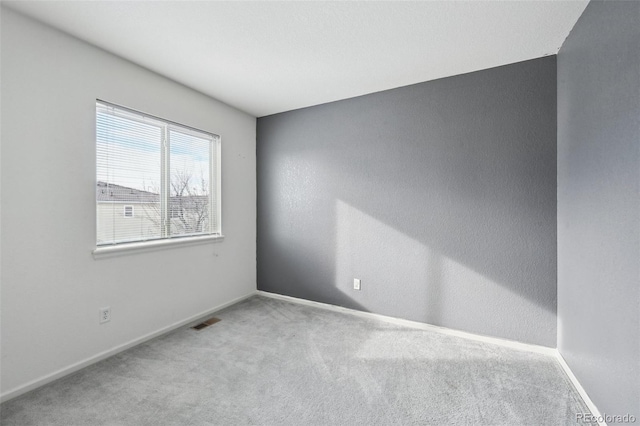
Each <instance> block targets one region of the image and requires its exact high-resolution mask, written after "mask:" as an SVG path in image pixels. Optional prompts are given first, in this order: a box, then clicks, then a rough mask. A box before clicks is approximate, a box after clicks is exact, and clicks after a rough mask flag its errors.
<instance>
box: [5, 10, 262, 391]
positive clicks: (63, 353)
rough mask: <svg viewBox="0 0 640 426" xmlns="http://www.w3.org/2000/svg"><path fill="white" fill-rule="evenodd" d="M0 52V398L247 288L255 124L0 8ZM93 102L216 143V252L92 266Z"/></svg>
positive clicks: (252, 262)
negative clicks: (102, 311)
mask: <svg viewBox="0 0 640 426" xmlns="http://www.w3.org/2000/svg"><path fill="white" fill-rule="evenodd" d="M1 42H2V45H1V52H2V53H1V54H2V74H1V76H2V85H1V90H2V92H1V93H2V115H1V119H2V155H1V161H2V164H1V168H0V170H1V182H2V188H1V191H2V195H3V199H2V215H1V218H2V223H1V225H2V251H3V256H2V265H1V266H2V288H1V308H2V318H1V323H2V337H1V351H2V352H1V356H2V364H1V377H2V383H1V392H2V395H3V397H4V399H6V398H9V397H11V396H14V395H16V394H19V393H20V392H22V391H24V390H26V389H29V388H30V387H33V386H34V385H36V384H39V383H42V382H43V381H47V380H48V379H51V378H53V377H56V372H59V373H60V372H62V373H63V372H67V371H69V368H70V367H71V368H73V367H72V366H74V365H76V366H77V364H78V363H80V365H81V364H82V363H83V361H87V360H92V359H95V357H96V356H98V355H99V354H101V353H103V352H105V351H109V350H111V349H113V348H115V347H118V346H119V345H124V344H126V343H127V342H131V341H136V340H137V339H140V338H141V337H143V336H145V335H148V334H150V333H154V332H156V331H158V330H161V329H163V328H166V327H170V326H171V325H173V324H177V323H180V322H181V321H184V320H186V319H188V318H191V317H193V316H194V315H197V314H200V313H205V312H206V311H208V310H211V309H213V308H215V307H217V306H220V305H222V304H225V303H228V302H230V301H233V300H235V299H238V298H241V297H244V296H246V295H249V294H251V293H252V292H254V291H255V289H256V231H255V229H256V227H255V223H256V174H255V170H256V162H255V148H256V146H255V140H256V139H255V124H256V120H255V117H252V116H249V115H247V114H245V113H243V112H240V111H238V110H235V109H233V108H231V107H229V106H226V105H224V104H222V103H220V102H218V101H216V100H214V99H211V98H209V97H207V96H204V95H202V94H200V93H198V92H195V91H193V90H191V89H189V88H186V87H184V86H182V85H180V84H177V83H175V82H173V81H170V80H168V79H166V78H164V77H161V76H159V75H157V74H154V73H152V72H150V71H148V70H145V69H143V68H140V67H138V66H136V65H134V64H132V63H130V62H127V61H125V60H122V59H120V58H118V57H116V56H113V55H111V54H109V53H106V52H104V51H102V50H100V49H97V48H95V47H92V46H90V45H88V44H86V43H84V42H81V41H78V40H76V39H74V38H72V37H69V36H67V35H65V34H62V33H60V32H58V31H55V30H53V29H51V28H48V27H45V26H43V25H41V24H39V23H37V22H35V21H32V20H30V19H27V18H25V17H22V16H21V15H18V14H16V13H14V12H12V11H10V10H7V9H5V8H3V9H2V38H1ZM167 54H170V52H167ZM96 98H100V99H104V100H106V101H110V102H114V103H116V104H121V105H124V106H127V107H130V108H134V109H137V110H140V111H144V112H146V113H150V114H153V115H157V116H159V117H163V118H167V119H170V120H173V121H177V122H179V123H183V124H186V125H189V126H192V127H196V128H199V129H202V130H205V131H209V132H213V133H216V134H220V135H221V136H222V197H223V198H222V201H223V207H222V221H223V222H222V223H223V233H224V234H225V235H226V238H225V240H224V241H223V242H220V243H209V244H203V245H197V246H189V247H179V248H172V249H166V250H161V251H155V252H148V253H139V254H134V255H126V256H120V257H115V258H107V259H99V260H94V258H93V257H92V254H91V251H92V250H93V249H94V248H95V235H96V212H95V211H96V209H95V100H96ZM42 206H48V207H47V208H46V209H43V208H42ZM102 306H111V309H112V320H111V322H110V323H107V324H104V325H98V308H99V307H102Z"/></svg>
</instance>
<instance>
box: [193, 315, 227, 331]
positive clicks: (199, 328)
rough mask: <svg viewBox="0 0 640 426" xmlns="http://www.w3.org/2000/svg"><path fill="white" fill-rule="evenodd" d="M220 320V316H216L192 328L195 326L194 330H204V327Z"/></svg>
mask: <svg viewBox="0 0 640 426" xmlns="http://www.w3.org/2000/svg"><path fill="white" fill-rule="evenodd" d="M218 321H220V318H216V317H213V318H209V319H208V320H206V321H203V322H201V323H200V324H198V325H194V326H193V327H191V328H193V329H194V330H202V329H203V328H207V327H209V326H210V325H213V324H215V323H217V322H218Z"/></svg>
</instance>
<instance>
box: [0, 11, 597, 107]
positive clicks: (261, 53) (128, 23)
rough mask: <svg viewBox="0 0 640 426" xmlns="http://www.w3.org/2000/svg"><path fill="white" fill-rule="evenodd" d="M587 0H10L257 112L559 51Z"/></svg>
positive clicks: (37, 15)
mask: <svg viewBox="0 0 640 426" xmlns="http://www.w3.org/2000/svg"><path fill="white" fill-rule="evenodd" d="M587 3H588V1H585V0H578V1H462V2H459V1H455V2H454V1H420V2H400V1H395V2H370V1H365V2H347V1H342V2H339V1H336V2H315V1H304V2H288V1H282V2H279V1H276V2H267V1H258V2H237V1H236V2H234V1H230V2H218V1H200V2H195V1H193V2H192V1H83V2H74V1H46V2H31V1H17V2H12V1H9V2H6V1H3V4H4V5H7V6H8V7H10V8H12V9H14V10H17V11H19V12H22V13H24V14H26V15H29V16H31V17H33V18H35V19H38V20H40V21H42V22H45V23H47V24H49V25H51V26H53V27H56V28H59V29H61V30H63V31H65V32H67V33H69V34H72V35H74V36H76V37H78V38H80V39H83V40H86V41H88V42H89V43H92V44H94V45H96V46H99V47H101V48H103V49H105V50H107V51H109V52H112V53H114V54H116V55H118V56H121V57H123V58H126V59H128V60H130V61H132V62H135V63H137V64H139V65H142V66H144V67H146V68H148V69H150V70H153V71H155V72H157V73H159V74H162V75H164V76H166V77H169V78H171V79H173V80H175V81H178V82H180V83H182V84H184V85H186V86H189V87H192V88H193V89H196V90H198V91H200V92H203V93H205V94H207V95H210V96H212V97H214V98H216V99H218V100H220V101H223V102H225V103H227V104H229V105H231V106H234V107H236V108H238V109H240V110H243V111H246V112H248V113H249V114H251V115H254V116H257V117H261V116H265V115H270V114H275V113H278V112H283V111H288V110H292V109H297V108H302V107H306V106H311V105H317V104H321V103H326V102H331V101H335V100H339V99H345V98H350V97H354V96H358V95H363V94H367V93H373V92H378V91H381V90H385V89H391V88H394V87H400V86H405V85H408V84H413V83H418V82H422V81H427V80H433V79H436V78H441V77H447V76H451V75H457V74H463V73H467V72H471V71H477V70H480V69H486V68H491V67H495V66H499V65H505V64H509V63H514V62H519V61H523V60H527V59H533V58H539V57H542V56H546V55H553V54H556V53H558V50H559V49H560V46H561V45H562V43H563V42H564V40H565V38H566V37H567V35H568V34H569V32H570V31H571V29H572V28H573V25H574V24H575V22H576V21H577V20H578V18H579V16H580V14H581V13H582V12H583V10H584V8H585V7H586V6H587Z"/></svg>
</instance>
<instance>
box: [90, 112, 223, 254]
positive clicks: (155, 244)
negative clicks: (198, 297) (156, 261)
mask: <svg viewBox="0 0 640 426" xmlns="http://www.w3.org/2000/svg"><path fill="white" fill-rule="evenodd" d="M94 105H95V108H96V112H95V114H94V125H95V127H94V135H95V134H97V133H96V132H97V115H98V108H99V107H100V106H106V107H112V108H115V111H116V113H115V114H114V115H120V116H121V117H122V118H125V119H127V120H133V121H143V122H145V120H144V119H145V118H148V119H149V120H151V121H159V122H161V123H163V131H162V141H161V148H160V150H161V158H162V164H161V176H160V178H161V180H162V184H161V186H162V187H163V188H164V190H163V191H161V193H160V194H159V196H160V205H161V207H160V208H161V210H162V213H161V225H160V228H161V229H160V233H161V237H159V238H154V239H148V240H139V241H127V242H112V243H106V244H98V240H97V236H98V216H97V206H98V201H97V200H94V202H95V203H96V204H95V206H96V209H94V213H95V214H96V217H95V221H94V223H95V225H96V232H95V233H94V237H95V238H96V239H95V247H96V248H95V249H94V250H93V252H92V253H93V256H94V258H96V259H97V258H101V257H111V256H116V255H120V254H129V253H134V252H144V251H151V250H158V249H164V248H171V247H177V246H183V245H195V244H202V243H208V242H221V241H223V240H224V235H223V234H222V170H221V163H222V161H221V153H222V138H221V137H220V135H218V134H215V133H213V132H209V131H205V130H200V129H197V128H195V127H191V126H188V125H185V124H181V123H177V122H175V121H171V120H167V119H165V118H160V117H158V116H155V115H153V114H148V113H146V112H142V111H139V110H135V109H131V108H128V107H124V106H121V105H118V104H115V103H112V102H108V101H104V100H102V99H96V100H95V104H94ZM120 112H122V113H121V114H118V113H120ZM129 114H131V115H129ZM140 117H142V120H141V119H140ZM146 124H150V123H149V122H146ZM171 131H174V132H179V133H183V134H187V135H192V136H195V137H200V138H202V136H203V135H206V136H208V137H210V138H211V147H210V164H209V182H210V183H209V197H210V201H209V207H208V208H209V212H208V214H209V220H210V221H213V219H214V218H215V227H213V226H212V229H211V231H210V232H207V233H201V234H196V235H194V234H184V235H180V234H178V235H171V201H170V200H171V191H170V182H171V176H170V170H171V166H170V156H171V145H170V138H169V133H170V132H171ZM94 149H96V151H95V158H96V170H95V172H94V176H95V179H96V180H95V182H94V191H95V188H96V185H97V184H98V176H97V167H98V155H97V154H98V153H97V138H96V139H95V140H94ZM214 184H215V185H214ZM127 207H132V208H131V216H126V208H127ZM123 216H124V218H126V219H129V218H132V217H134V216H135V213H134V209H133V206H132V205H131V204H127V205H124V206H123ZM166 216H168V220H166V221H165V220H164V219H165V217H166ZM210 226H211V225H210Z"/></svg>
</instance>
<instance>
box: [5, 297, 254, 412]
mask: <svg viewBox="0 0 640 426" xmlns="http://www.w3.org/2000/svg"><path fill="white" fill-rule="evenodd" d="M255 294H256V293H255V292H251V293H249V294H247V295H245V296H241V297H238V298H236V299H233V300H231V301H229V302H227V303H223V304H221V305H218V306H216V307H215V308H211V309H208V310H206V311H203V312H200V313H199V314H196V315H192V316H190V317H189V318H187V319H184V320H182V321H178V322H175V323H173V324H171V325H169V326H167V327H163V328H161V329H159V330H156V331H154V332H152V333H149V334H145V335H144V336H141V337H138V338H136V339H133V340H130V341H128V342H127V343H124V344H122V345H118V346H116V347H114V348H111V349H108V350H106V351H104V352H100V353H99V354H96V355H94V356H92V357H89V358H86V359H84V360H82V361H79V362H76V363H75V364H72V365H70V366H68V367H64V368H61V369H59V370H57V371H54V372H53V373H51V374H47V375H45V376H42V377H40V378H38V379H35V380H32V381H30V382H28V383H26V384H24V385H21V386H18V387H16V388H13V389H11V390H8V391H7V392H5V393H3V394H2V395H0V402H5V401H8V400H10V399H13V398H15V397H17V396H20V395H22V394H24V393H27V392H29V391H31V390H34V389H36V388H39V387H40V386H43V385H46V384H47V383H51V382H53V381H55V380H57V379H60V378H62V377H64V376H67V375H69V374H71V373H75V372H76V371H78V370H81V369H83V368H85V367H88V366H90V365H92V364H95V363H96V362H98V361H102V360H103V359H105V358H109V357H111V356H113V355H115V354H117V353H119V352H122V351H124V350H127V349H129V348H131V347H133V346H136V345H139V344H141V343H144V342H146V341H148V340H151V339H153V338H155V337H158V336H161V335H163V334H166V333H168V332H170V331H173V330H175V329H176V328H180V327H183V326H185V325H188V324H190V323H194V324H195V323H197V322H198V321H199V320H201V319H202V318H203V317H206V316H208V315H211V314H213V313H215V312H218V311H220V310H222V309H224V308H227V307H229V306H231V305H235V304H236V303H238V302H242V301H243V300H245V299H248V298H249V297H252V296H254V295H255Z"/></svg>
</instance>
